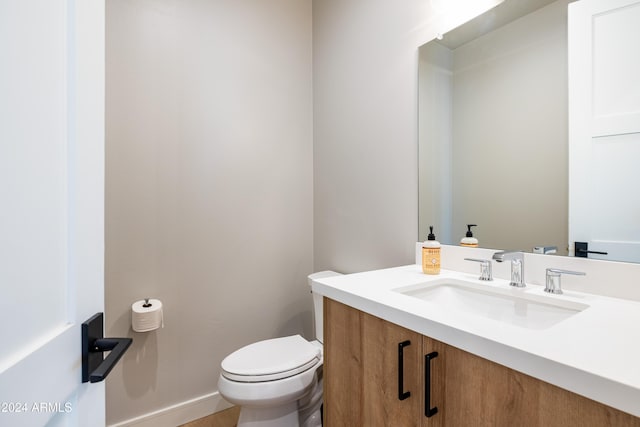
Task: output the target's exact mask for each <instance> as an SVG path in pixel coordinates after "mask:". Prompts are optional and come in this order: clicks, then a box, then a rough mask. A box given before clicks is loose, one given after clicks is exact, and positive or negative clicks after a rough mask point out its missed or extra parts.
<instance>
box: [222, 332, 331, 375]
mask: <svg viewBox="0 0 640 427" xmlns="http://www.w3.org/2000/svg"><path fill="white" fill-rule="evenodd" d="M319 360H320V349H319V348H318V347H317V346H315V345H313V344H311V343H310V342H309V341H307V340H305V339H304V338H302V337H301V336H300V335H292V336H290V337H283V338H274V339H270V340H265V341H259V342H256V343H253V344H249V345H248V346H246V347H242V348H241V349H239V350H236V351H234V352H233V353H231V354H230V355H228V356H227V357H226V358H225V359H224V360H223V361H222V364H221V367H222V375H224V376H225V377H226V378H228V379H230V380H233V381H242V382H261V381H274V380H278V379H282V378H287V377H290V376H293V375H296V374H298V373H300V372H304V371H306V370H307V369H309V368H311V367H313V366H314V365H315V364H317V363H318V361H319Z"/></svg>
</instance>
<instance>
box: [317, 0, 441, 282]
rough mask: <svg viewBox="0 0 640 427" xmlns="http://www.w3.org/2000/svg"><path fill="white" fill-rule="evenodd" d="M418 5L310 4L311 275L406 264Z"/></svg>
mask: <svg viewBox="0 0 640 427" xmlns="http://www.w3.org/2000/svg"><path fill="white" fill-rule="evenodd" d="M427 3H428V2H425V1H423V0H407V1H403V2H401V3H398V2H390V1H386V0H349V1H344V0H323V1H315V2H313V60H314V62H313V73H314V77H313V89H314V117H313V119H314V122H313V123H314V147H313V150H314V152H313V160H314V260H315V269H316V270H322V269H327V268H330V269H335V270H338V271H341V272H354V271H362V270H368V269H375V268H382V267H389V266H394V265H402V264H409V263H412V262H413V260H414V249H415V248H414V242H415V241H416V239H417V238H418V236H417V229H418V226H417V223H418V214H417V212H418V198H417V194H418V174H417V96H418V92H417V90H418V86H417V81H418V80H417V72H418V65H417V64H418V51H417V47H418V46H419V45H420V44H422V43H423V42H424V41H426V40H427V38H426V37H427V36H426V35H425V33H427V32H428V29H429V26H428V18H429V16H430V11H429V9H428V4H427Z"/></svg>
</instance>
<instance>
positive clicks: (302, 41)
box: [105, 0, 313, 423]
mask: <svg viewBox="0 0 640 427" xmlns="http://www.w3.org/2000/svg"><path fill="white" fill-rule="evenodd" d="M106 6H107V27H106V30H107V50H106V52H107V70H106V72H107V75H106V79H107V105H106V123H107V129H106V132H107V136H106V169H107V172H106V173H107V176H106V267H105V268H106V313H107V316H106V318H107V325H106V331H107V334H108V335H109V336H133V337H134V344H133V346H132V347H131V349H130V350H129V351H128V352H127V354H126V355H125V356H124V358H123V360H122V362H121V363H120V364H119V365H118V367H117V368H116V369H115V370H114V371H113V372H112V373H111V375H110V377H109V378H108V380H107V414H108V420H107V421H108V423H115V422H118V421H120V420H126V419H130V418H133V417H136V416H140V415H142V414H145V413H149V412H152V411H155V410H158V409H161V408H164V407H167V406H169V405H172V404H175V403H179V402H183V401H186V400H188V399H191V398H195V397H198V396H202V395H205V394H207V393H211V392H214V391H215V390H216V388H217V385H216V383H217V377H218V374H219V366H220V362H221V360H222V359H223V358H224V357H225V356H226V355H227V354H229V353H230V352H232V351H233V350H235V349H237V348H239V347H240V346H243V345H246V344H248V343H250V342H254V341H256V340H260V339H266V338H271V337H275V336H283V335H286V334H295V333H304V334H305V335H306V336H307V337H310V335H311V330H312V326H311V314H310V310H311V302H310V299H309V297H308V288H307V284H306V276H307V274H309V273H311V272H312V271H313V263H312V261H313V260H312V256H313V252H312V251H313V248H312V233H313V229H312V227H313V225H312V221H313V200H312V191H313V187H312V168H313V164H312V81H311V79H312V57H311V1H310V0H307V1H304V0H271V1H269V2H266V1H262V0H220V1H206V0H189V1H175V0H153V1H152V0H109V1H108V2H106ZM144 297H153V298H159V299H161V300H162V301H163V302H164V305H165V324H166V326H165V328H164V329H161V330H158V331H156V332H151V333H145V334H138V333H134V332H132V331H131V330H130V307H131V304H132V303H133V302H134V301H136V300H139V299H142V298H144ZM214 409H215V408H211V411H213V410H214Z"/></svg>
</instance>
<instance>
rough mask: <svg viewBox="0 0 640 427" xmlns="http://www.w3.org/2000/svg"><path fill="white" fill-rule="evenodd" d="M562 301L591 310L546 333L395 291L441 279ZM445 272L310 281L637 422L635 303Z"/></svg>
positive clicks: (639, 387) (639, 346)
mask: <svg viewBox="0 0 640 427" xmlns="http://www.w3.org/2000/svg"><path fill="white" fill-rule="evenodd" d="M447 277H449V278H458V279H463V280H466V281H470V282H474V283H476V284H481V285H483V286H489V287H500V288H504V289H510V292H511V293H514V294H517V293H526V294H534V295H541V296H546V297H547V298H548V297H552V298H559V299H563V300H565V301H572V302H577V303H580V304H586V305H588V306H589V307H588V308H587V309H585V310H583V311H581V312H579V313H576V314H574V315H573V316H571V317H569V318H568V319H564V320H562V321H561V322H559V323H557V324H555V325H553V326H550V327H548V328H546V329H529V328H524V327H520V326H516V325H512V324H508V323H504V322H502V321H498V320H493V319H489V318H484V317H480V316H474V315H471V314H467V313H463V312H460V311H455V310H450V309H446V310H445V309H443V308H442V307H439V306H438V305H436V304H434V303H430V302H427V301H423V300H419V299H417V298H414V297H411V296H407V295H403V294H401V293H398V292H395V291H393V289H395V288H400V287H404V286H410V285H416V284H420V283H425V282H427V281H433V280H439V279H443V278H447ZM477 279H478V275H477V274H468V273H460V272H454V271H448V270H442V271H441V274H439V275H436V276H429V275H425V274H423V273H422V270H421V267H420V266H419V265H408V266H403V267H395V268H390V269H384V270H376V271H369V272H364V273H356V274H348V275H343V276H334V277H329V278H322V279H317V280H314V281H313V284H312V289H313V292H315V293H318V294H320V295H323V296H326V297H328V298H331V299H333V300H336V301H339V302H342V303H344V304H347V305H349V306H351V307H354V308H356V309H358V310H361V311H364V312H367V313H369V314H372V315H374V316H377V317H379V318H381V319H384V320H387V321H389V322H392V323H395V324H397V325H400V326H403V327H405V328H407V329H411V330H413V331H416V332H419V333H421V334H423V335H427V336H429V337H431V338H434V339H436V340H439V341H442V342H444V343H446V344H449V345H452V346H454V347H457V348H460V349H462V350H465V351H468V352H470V353H473V354H476V355H478V356H480V357H483V358H485V359H488V360H491V361H493V362H496V363H499V364H501V365H504V366H507V367H509V368H512V369H515V370H517V371H520V372H523V373H525V374H527V375H531V376H533V377H535V378H539V379H541V380H543V381H546V382H548V383H551V384H554V385H556V386H558V387H561V388H564V389H566V390H569V391H572V392H574V393H577V394H580V395H583V396H586V397H588V398H590V399H593V400H596V401H598V402H602V403H604V404H606V405H609V406H612V407H614V408H617V409H620V410H621V411H624V412H628V413H630V414H633V415H635V416H638V417H640V302H637V301H631V300H624V299H617V298H610V297H605V296H600V295H592V294H586V293H581V292H576V291H571V290H565V291H564V294H563V295H549V294H547V293H545V292H543V287H542V286H537V285H530V284H527V287H526V288H523V289H517V288H513V287H510V286H509V282H508V281H507V280H503V279H495V280H494V281H492V282H481V281H479V280H477Z"/></svg>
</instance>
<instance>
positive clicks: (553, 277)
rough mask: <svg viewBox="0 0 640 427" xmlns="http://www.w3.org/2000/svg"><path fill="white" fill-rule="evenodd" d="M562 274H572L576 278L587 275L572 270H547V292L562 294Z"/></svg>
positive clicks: (545, 288)
mask: <svg viewBox="0 0 640 427" xmlns="http://www.w3.org/2000/svg"><path fill="white" fill-rule="evenodd" d="M562 274H571V275H574V276H586V275H587V273H585V272H583V271H572V270H561V269H558V268H547V272H546V281H545V282H546V284H545V287H544V291H545V292H549V293H551V294H561V293H562V284H561V282H560V275H562Z"/></svg>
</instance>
